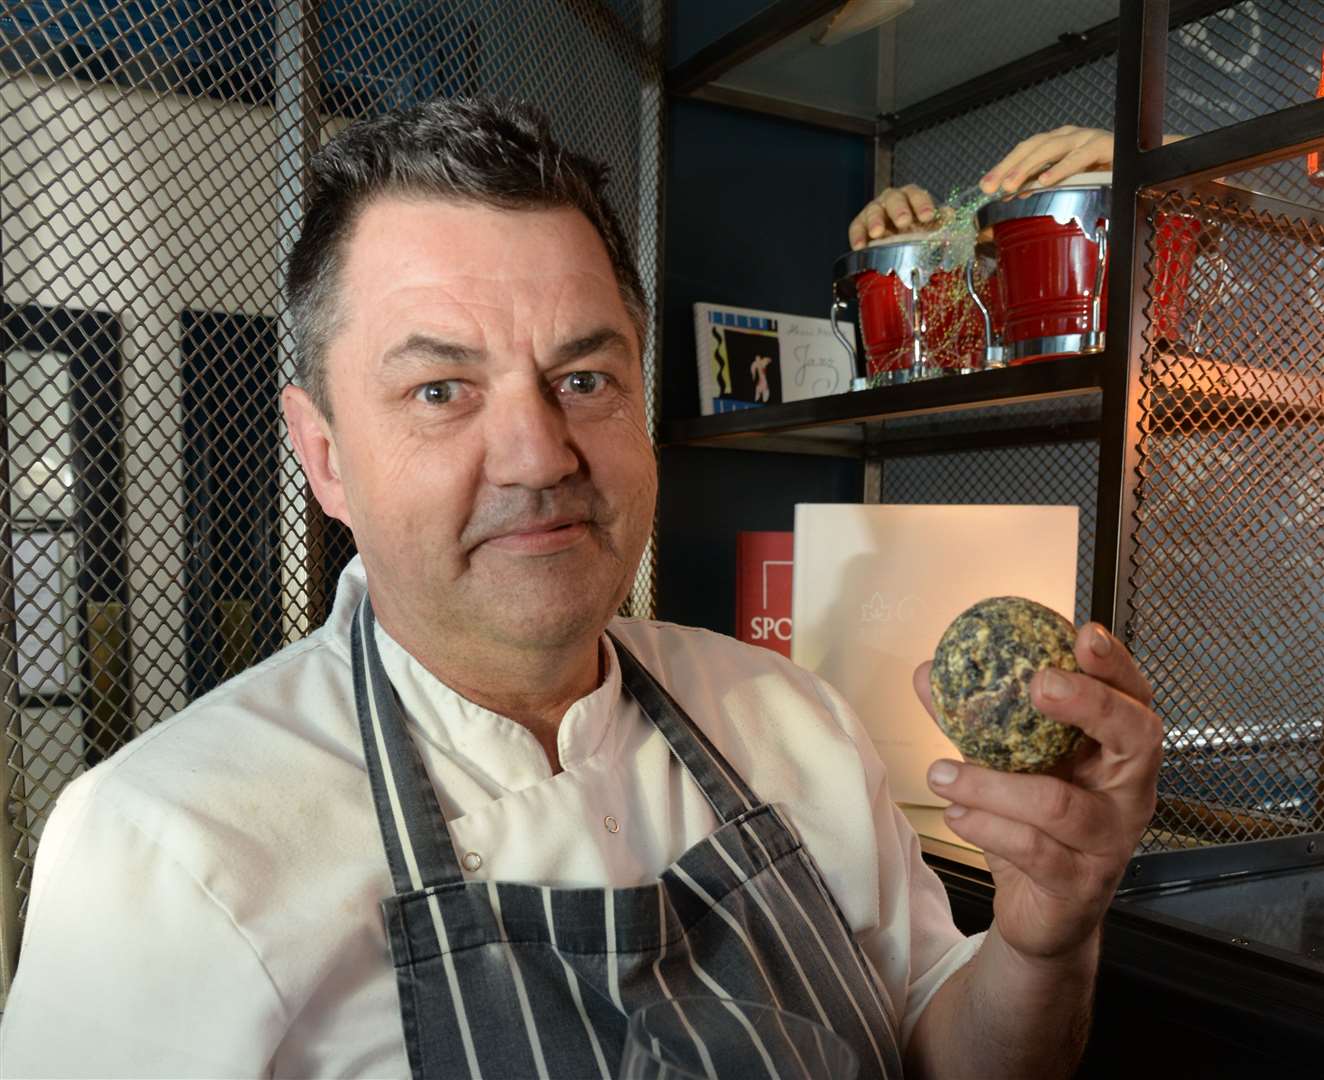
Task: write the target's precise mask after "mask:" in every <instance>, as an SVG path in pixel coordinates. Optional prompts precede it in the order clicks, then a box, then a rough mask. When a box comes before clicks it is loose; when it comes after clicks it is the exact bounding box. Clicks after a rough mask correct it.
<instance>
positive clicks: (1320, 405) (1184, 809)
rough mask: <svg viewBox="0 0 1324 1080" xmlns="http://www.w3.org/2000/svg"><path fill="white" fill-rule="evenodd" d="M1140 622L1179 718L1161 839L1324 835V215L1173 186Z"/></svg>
mask: <svg viewBox="0 0 1324 1080" xmlns="http://www.w3.org/2000/svg"><path fill="white" fill-rule="evenodd" d="M1148 221H1149V223H1150V229H1149V237H1150V238H1149V250H1150V253H1151V258H1150V267H1151V275H1150V279H1149V286H1148V290H1147V301H1148V326H1149V330H1148V337H1147V347H1146V350H1145V353H1144V356H1143V369H1142V371H1143V388H1142V398H1141V419H1140V430H1139V450H1140V467H1139V475H1138V477H1137V512H1136V521H1135V532H1134V551H1133V554H1132V558H1131V572H1130V589H1131V600H1130V631H1131V636H1132V641H1133V647H1134V649H1135V652H1136V656H1137V659H1138V660H1139V662H1140V663H1141V665H1142V666H1143V667H1144V669H1145V670H1146V672H1147V673H1148V675H1149V677H1150V679H1151V681H1152V682H1153V683H1154V685H1155V687H1156V690H1157V698H1156V708H1157V709H1158V711H1159V713H1160V715H1161V716H1162V717H1163V718H1164V722H1165V726H1166V729H1167V740H1166V741H1167V752H1166V757H1165V760H1164V764H1163V770H1162V774H1161V777H1160V784H1159V807H1158V813H1157V814H1156V815H1155V818H1154V822H1153V825H1152V827H1151V829H1150V831H1149V832H1148V833H1147V835H1146V837H1145V844H1146V845H1147V846H1148V848H1150V849H1154V848H1161V847H1165V846H1174V845H1177V844H1189V843H1205V844H1207V843H1227V842H1235V841H1241V840H1257V839H1264V838H1268V837H1277V836H1285V835H1291V834H1294V833H1298V832H1317V831H1321V830H1324V776H1322V775H1321V755H1322V753H1324V681H1321V679H1320V675H1319V673H1320V671H1321V670H1324V645H1322V644H1321V640H1320V635H1319V626H1320V624H1321V620H1322V619H1324V423H1322V421H1324V300H1322V299H1321V296H1322V295H1324V294H1322V293H1321V289H1320V285H1321V281H1324V223H1322V222H1321V219H1320V218H1319V216H1318V215H1315V214H1312V213H1310V212H1309V211H1306V212H1304V213H1301V212H1298V211H1294V210H1293V208H1292V207H1290V206H1284V205H1282V204H1277V203H1272V202H1266V201H1265V200H1262V199H1258V198H1256V197H1254V196H1250V195H1246V194H1245V193H1244V192H1240V191H1237V190H1225V191H1219V190H1218V188H1217V187H1216V186H1206V187H1205V188H1201V189H1198V190H1195V191H1191V190H1187V191H1181V190H1172V191H1164V192H1159V193H1155V198H1154V200H1153V202H1152V204H1151V206H1150V208H1149V213H1148Z"/></svg>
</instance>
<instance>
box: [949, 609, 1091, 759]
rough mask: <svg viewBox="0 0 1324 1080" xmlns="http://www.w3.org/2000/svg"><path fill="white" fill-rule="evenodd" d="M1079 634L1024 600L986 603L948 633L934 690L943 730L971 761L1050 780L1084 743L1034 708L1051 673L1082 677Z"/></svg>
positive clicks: (1073, 730)
mask: <svg viewBox="0 0 1324 1080" xmlns="http://www.w3.org/2000/svg"><path fill="white" fill-rule="evenodd" d="M1075 641H1076V631H1075V627H1073V626H1072V625H1071V623H1070V622H1069V621H1068V620H1066V619H1064V618H1063V617H1062V616H1061V615H1059V614H1058V613H1057V612H1055V611H1053V610H1052V609H1050V608H1046V607H1044V606H1043V605H1042V604H1036V603H1035V602H1034V601H1033V600H1026V599H1024V598H1022V597H1019V596H998V597H993V598H991V599H988V600H981V601H980V602H979V603H977V604H975V605H974V606H973V607H970V608H967V609H966V610H965V611H963V612H962V613H961V614H960V615H958V616H957V617H956V618H955V619H954V620H953V621H952V624H951V625H950V626H949V627H947V629H946V630H945V631H944V632H943V635H942V638H941V639H940V640H939V642H938V649H937V651H936V652H935V653H934V657H933V670H932V671H931V672H930V674H929V683H930V685H931V687H932V689H933V705H934V711H935V712H936V714H937V718H938V726H939V727H941V728H942V730H943V731H944V732H946V734H947V736H948V738H950V739H951V740H952V742H954V743H955V744H956V746H957V749H959V750H960V751H961V753H962V754H964V755H965V757H966V758H967V759H968V760H970V761H973V762H976V763H977V764H980V765H987V766H989V767H990V768H993V769H1001V770H1002V771H1004V772H1046V771H1047V770H1048V769H1051V768H1052V767H1053V766H1054V765H1055V764H1057V763H1058V762H1059V761H1061V760H1062V759H1063V758H1065V757H1067V756H1069V755H1070V754H1071V753H1072V752H1073V751H1074V750H1075V749H1076V746H1077V745H1078V744H1079V742H1080V740H1081V732H1080V730H1079V729H1077V728H1073V727H1068V726H1067V725H1065V724H1059V723H1058V722H1057V721H1055V720H1050V719H1049V718H1048V717H1046V716H1044V715H1043V713H1041V712H1040V711H1039V710H1038V709H1036V708H1035V707H1034V706H1033V705H1032V704H1031V703H1030V680H1031V679H1032V678H1033V677H1034V673H1035V672H1036V671H1040V670H1042V669H1043V668H1046V667H1056V668H1061V669H1062V670H1064V671H1076V670H1077V665H1076V657H1075V653H1074V651H1073V650H1074V647H1075Z"/></svg>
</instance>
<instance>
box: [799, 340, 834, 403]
mask: <svg viewBox="0 0 1324 1080" xmlns="http://www.w3.org/2000/svg"><path fill="white" fill-rule="evenodd" d="M811 348H812V346H810V345H797V346H796V347H795V350H794V352H795V360H794V361H793V363H794V365H795V385H796V386H800V387H804V388H805V389H807V390H808V391H809V396H810V397H821V396H823V395H824V394H835V393H836V392H837V390H838V389H839V388H840V386H841V373H840V372H839V371H838V370H837V366H836V364H835V363H834V362H833V360H832V357H830V356H825V355H823V354H822V353H815V354H811V353H810V349H811Z"/></svg>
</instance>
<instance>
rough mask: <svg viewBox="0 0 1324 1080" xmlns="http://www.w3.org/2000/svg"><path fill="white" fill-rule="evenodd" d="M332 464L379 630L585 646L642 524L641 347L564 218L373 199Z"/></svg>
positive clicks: (647, 494)
mask: <svg viewBox="0 0 1324 1080" xmlns="http://www.w3.org/2000/svg"><path fill="white" fill-rule="evenodd" d="M340 297H341V300H340V303H341V310H342V313H343V317H344V321H343V324H342V326H341V329H340V332H339V333H338V334H337V335H336V337H335V339H334V341H333V342H332V344H331V346H330V349H329V354H328V357H327V373H328V381H329V392H330V398H331V408H332V412H333V414H334V416H335V420H334V423H333V425H332V426H331V428H330V441H331V448H330V451H329V458H330V461H331V464H332V468H333V470H334V471H335V472H336V473H338V482H337V484H332V487H333V488H334V487H337V486H338V488H339V492H338V498H339V501H337V492H336V491H332V492H331V493H330V499H329V500H328V498H327V497H325V496H322V492H321V491H319V493H318V494H319V496H322V497H323V503H324V505H326V506H327V509H328V511H329V512H331V513H332V514H334V516H336V517H340V518H341V519H342V520H344V521H346V522H347V523H348V524H349V525H350V527H351V528H352V529H353V531H354V538H355V540H356V542H357V544H358V547H359V550H360V552H361V553H362V555H363V561H364V564H365V567H366V569H367V573H368V580H369V584H370V586H371V588H372V593H373V600H374V605H375V606H377V608H378V610H379V613H380V614H381V617H382V618H383V620H384V621H386V622H387V625H388V626H390V625H391V623H392V622H394V623H396V624H397V625H398V626H399V628H400V629H401V630H402V631H405V630H407V632H408V634H409V636H410V637H411V638H413V639H417V638H418V636H419V635H432V634H436V635H439V637H438V638H437V639H436V640H444V641H446V642H449V643H453V644H454V646H456V647H464V646H465V645H466V643H467V644H469V645H471V646H478V647H482V646H484V645H488V644H494V643H496V644H501V645H503V646H514V647H517V648H524V649H535V650H536V649H540V648H552V647H557V646H560V645H566V644H570V643H572V642H574V641H576V640H578V639H580V638H583V637H585V636H586V635H589V634H593V635H596V633H598V632H599V631H600V630H601V628H602V627H603V626H604V625H605V624H606V622H607V620H608V619H609V618H610V617H611V615H612V613H613V612H614V611H615V609H616V608H617V607H618V606H619V604H620V602H621V600H622V599H623V597H624V596H625V593H626V591H627V590H628V588H629V584H630V581H631V580H632V578H633V575H634V571H635V567H636V565H637V564H638V561H639V557H640V555H641V553H642V551H643V547H644V544H645V542H646V540H647V537H648V534H649V531H650V529H651V526H652V520H653V506H654V501H655V498H656V494H657V478H656V464H655V459H654V456H653V449H652V444H651V440H650V439H649V436H648V433H647V430H646V422H645V415H644V386H643V373H642V370H641V365H640V356H639V342H638V337H637V334H636V332H635V329H634V327H633V325H632V323H631V321H630V318H629V316H628V314H627V312H626V309H625V305H624V303H623V302H622V299H621V294H620V290H619V288H618V286H617V283H616V279H615V276H614V275H613V273H612V268H611V263H610V261H609V259H608V256H607V251H606V248H605V246H604V245H603V242H602V240H601V238H600V237H599V236H598V234H597V232H596V231H595V230H594V228H593V226H592V225H591V224H590V223H589V222H588V220H587V219H586V218H585V217H584V216H583V215H582V214H581V213H579V212H578V211H576V210H571V209H555V210H527V211H503V210H494V209H488V208H485V207H478V206H473V205H466V204H463V203H452V202H446V201H441V200H435V199H418V200H408V199H403V198H382V199H379V200H377V201H375V202H374V203H372V204H371V205H369V206H368V207H367V208H366V209H365V210H364V212H363V213H362V215H361V217H360V218H359V220H358V223H357V225H356V227H355V229H354V233H353V235H352V237H351V238H350V240H349V242H348V244H347V248H346V252H345V258H344V261H343V272H342V277H341V282H340Z"/></svg>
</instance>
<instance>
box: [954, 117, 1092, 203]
mask: <svg viewBox="0 0 1324 1080" xmlns="http://www.w3.org/2000/svg"><path fill="white" fill-rule="evenodd" d="M1069 159H1070V160H1069ZM1111 161H1112V134H1111V133H1110V132H1107V131H1103V130H1101V129H1098V128H1082V127H1076V126H1074V125H1071V124H1068V125H1066V126H1064V127H1060V128H1055V129H1054V130H1052V131H1045V132H1042V133H1041V134H1038V135H1032V136H1030V138H1028V139H1024V140H1022V141H1021V142H1019V143H1017V144H1016V146H1015V147H1013V148H1012V150H1011V152H1010V153H1008V154H1007V156H1006V157H1004V158H1003V159H1002V160H1001V161H999V162H998V163H997V164H996V165H994V166H993V168H992V169H990V170H989V171H988V173H987V174H986V175H985V176H984V178H983V180H981V181H980V187H982V188H983V189H984V190H985V191H987V192H989V193H990V194H991V193H992V192H994V191H997V190H999V189H1001V190H1002V191H1004V192H1007V193H1011V192H1013V191H1017V190H1019V188H1020V186H1021V185H1022V184H1024V183H1025V182H1026V181H1027V180H1029V179H1031V178H1033V177H1036V176H1038V177H1039V178H1040V179H1041V181H1042V182H1043V183H1045V184H1050V183H1056V182H1057V181H1058V180H1061V179H1062V178H1063V177H1066V176H1070V175H1072V174H1073V173H1077V172H1084V171H1086V170H1088V169H1090V168H1093V167H1097V166H1101V165H1106V164H1108V163H1110V162H1111Z"/></svg>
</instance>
